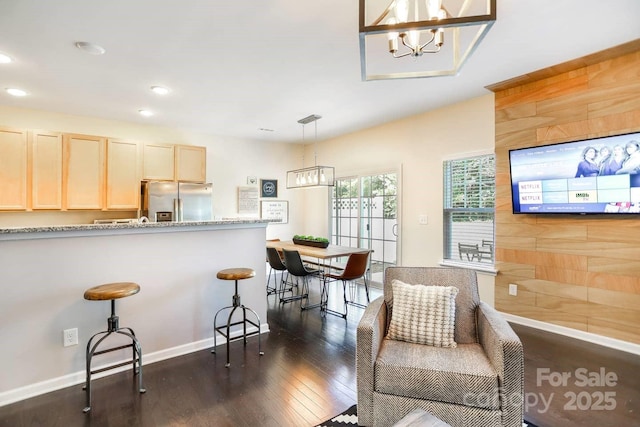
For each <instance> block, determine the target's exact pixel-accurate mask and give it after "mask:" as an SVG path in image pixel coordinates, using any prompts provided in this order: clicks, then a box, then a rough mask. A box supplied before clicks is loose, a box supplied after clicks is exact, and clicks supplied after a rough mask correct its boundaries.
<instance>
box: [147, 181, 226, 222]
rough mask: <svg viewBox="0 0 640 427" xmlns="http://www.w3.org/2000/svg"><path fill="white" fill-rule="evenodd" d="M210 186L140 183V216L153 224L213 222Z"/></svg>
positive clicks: (186, 183)
mask: <svg viewBox="0 0 640 427" xmlns="http://www.w3.org/2000/svg"><path fill="white" fill-rule="evenodd" d="M212 188H213V184H211V183H207V184H193V183H188V182H162V181H143V182H142V215H143V216H146V217H147V218H149V220H150V221H152V222H159V221H173V222H182V221H209V220H211V219H213V216H212V209H213V200H212Z"/></svg>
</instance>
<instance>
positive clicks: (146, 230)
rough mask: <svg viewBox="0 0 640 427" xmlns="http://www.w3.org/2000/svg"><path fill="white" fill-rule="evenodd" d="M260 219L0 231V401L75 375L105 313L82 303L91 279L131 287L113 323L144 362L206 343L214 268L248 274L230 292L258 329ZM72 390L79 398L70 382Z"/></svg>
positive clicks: (226, 301) (103, 306)
mask: <svg viewBox="0 0 640 427" xmlns="http://www.w3.org/2000/svg"><path fill="white" fill-rule="evenodd" d="M268 223H269V221H268V220H260V219H229V220H220V221H202V222H183V223H169V222H166V223H143V224H101V225H64V226H49V227H23V228H2V229H0V254H1V255H0V272H1V273H0V274H1V276H0V277H1V280H0V291H1V293H2V298H0V321H1V325H2V326H0V340H1V341H0V342H2V343H5V345H3V351H2V352H1V353H0V366H3V372H4V373H3V375H1V376H0V405H4V404H8V403H11V402H14V401H18V400H21V399H24V398H27V397H30V396H34V395H37V394H41V393H45V392H48V391H51V390H55V389H59V388H62V387H67V386H70V385H73V384H79V383H82V382H83V381H84V375H85V374H84V369H85V347H86V343H87V340H88V339H89V337H91V336H92V335H93V334H94V333H96V332H98V331H103V330H105V329H106V327H107V324H106V322H107V317H108V316H109V314H110V304H109V302H108V301H101V302H100V301H86V300H84V298H83V294H84V291H85V290H86V289H88V288H90V287H92V286H96V285H100V284H104V283H110V282H136V283H138V284H139V285H140V288H141V290H140V293H139V294H137V295H134V296H132V297H129V298H124V299H120V300H117V302H116V306H117V314H118V316H119V317H120V325H121V326H127V327H131V328H133V329H134V330H135V332H136V336H137V337H138V339H139V340H140V343H141V345H142V351H143V361H144V364H145V365H147V364H149V363H153V362H156V361H159V360H164V359H167V358H170V357H175V356H178V355H182V354H186V353H189V352H193V351H197V350H200V349H204V348H209V347H211V346H212V345H213V317H214V315H215V313H216V311H217V310H219V309H220V308H222V307H224V306H228V305H230V303H231V299H232V295H233V286H229V284H228V283H226V282H224V281H221V280H218V279H216V273H217V271H218V270H221V269H224V268H231V267H248V268H253V269H254V270H255V271H256V276H255V277H254V278H252V279H249V280H245V281H243V282H242V284H241V286H240V293H241V295H242V302H243V303H244V304H246V305H247V306H249V307H252V308H253V309H254V310H256V311H257V313H258V314H259V316H260V319H261V321H262V326H261V327H262V330H263V331H268V324H267V322H266V320H267V319H266V305H267V304H266V297H265V280H264V278H265V249H264V247H265V246H264V245H265V240H266V226H267V224H268ZM73 328H77V329H78V338H79V339H78V345H74V346H69V347H64V346H63V331H64V330H65V329H73ZM221 342H223V341H222V340H221V339H218V344H220V343H221ZM9 343H10V344H9ZM128 357H130V352H126V353H125V351H124V350H122V351H116V352H114V353H112V354H109V355H105V356H103V357H102V359H96V360H95V361H94V364H95V366H100V365H106V364H110V363H112V362H114V361H120V360H124V359H126V358H128ZM211 357H212V358H216V357H218V356H216V355H213V354H212V355H211ZM221 362H222V363H224V360H221ZM125 369H130V368H129V367H126V366H125V367H123V368H122V370H125ZM116 371H117V370H114V371H109V372H107V373H106V374H111V373H115V372H116ZM149 392H151V393H152V392H153V390H149ZM78 393H79V395H81V396H83V391H82V389H81V388H80V387H78ZM134 398H138V396H136V395H135V394H133V395H132V399H134ZM79 410H81V408H79Z"/></svg>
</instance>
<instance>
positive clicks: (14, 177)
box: [0, 128, 29, 210]
mask: <svg viewBox="0 0 640 427" xmlns="http://www.w3.org/2000/svg"><path fill="white" fill-rule="evenodd" d="M28 147H29V145H28V138H27V131H23V130H19V129H10V128H0V210H26V209H27V207H28V200H27V194H28V191H27V189H28V182H29V181H28V177H29V170H28V164H29V149H28Z"/></svg>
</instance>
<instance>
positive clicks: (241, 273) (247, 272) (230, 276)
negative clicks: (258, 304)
mask: <svg viewBox="0 0 640 427" xmlns="http://www.w3.org/2000/svg"><path fill="white" fill-rule="evenodd" d="M255 275H256V272H255V271H254V270H253V269H251V268H227V269H225V270H220V271H218V274H217V275H216V277H217V278H218V279H220V280H233V281H235V292H234V294H233V305H230V306H227V307H223V308H221V309H220V310H218V311H217V313H216V315H215V317H214V318H213V350H211V353H214V354H215V352H216V346H217V344H216V332H219V333H220V335H222V336H223V337H225V338H226V339H227V363H226V364H225V365H224V366H225V367H227V368H228V367H229V366H230V365H231V363H230V362H229V344H231V342H232V341H236V340H239V339H243V340H244V345H245V346H246V345H247V337H250V336H252V335H256V334H257V335H258V354H259V355H260V356H262V355H264V352H263V351H261V350H260V317H258V313H256V312H255V311H253V310H252V309H250V308H249V307H246V306H245V305H243V304H242V303H241V302H240V295H239V294H238V280H243V279H250V278H251V277H254V276H255ZM238 308H242V320H239V321H237V322H231V320H232V317H233V313H234V312H235V311H236V309H238ZM228 309H231V312H230V313H229V317H227V322H226V323H225V324H224V325H220V326H217V324H218V315H219V314H220V313H222V312H224V311H225V310H228ZM247 311H250V312H252V313H253V315H254V316H256V319H257V321H258V323H255V322H253V321H252V320H250V319H247ZM247 323H249V324H250V325H253V326H255V327H257V328H258V330H257V331H253V332H249V333H247ZM235 325H242V335H241V336H238V337H235V338H230V337H229V335H230V329H231V327H232V326H235ZM223 329H224V330H223ZM225 330H226V332H225Z"/></svg>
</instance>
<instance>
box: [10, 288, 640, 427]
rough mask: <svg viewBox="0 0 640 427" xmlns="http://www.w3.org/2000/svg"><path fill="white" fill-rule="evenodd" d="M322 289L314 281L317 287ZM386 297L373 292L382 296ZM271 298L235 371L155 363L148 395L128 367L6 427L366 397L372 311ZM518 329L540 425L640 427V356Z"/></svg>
mask: <svg viewBox="0 0 640 427" xmlns="http://www.w3.org/2000/svg"><path fill="white" fill-rule="evenodd" d="M336 285H339V284H336ZM317 288H318V287H317V285H315V284H313V286H312V291H313V290H315V291H317ZM336 290H337V288H336ZM380 294H381V291H379V290H374V291H373V297H376V296H379V295H380ZM332 296H334V297H341V293H340V294H339V293H338V292H335V291H334V292H333V293H332ZM313 298H315V299H317V298H318V297H317V295H314V297H313ZM268 301H269V304H268V322H269V326H270V328H271V331H270V332H269V333H268V334H264V335H263V336H262V340H263V341H262V349H263V351H264V352H265V355H264V356H262V357H260V356H258V354H257V353H258V346H257V338H256V337H252V338H250V340H249V344H248V345H247V347H246V350H245V348H244V347H243V345H242V343H241V342H234V343H232V344H231V367H230V368H225V366H224V365H225V353H224V351H225V347H224V346H220V347H219V353H218V354H217V355H213V354H211V353H210V351H209V350H202V351H198V352H195V353H192V354H188V355H185V356H181V357H177V358H174V359H170V360H166V361H163V362H157V363H153V364H150V365H146V366H145V367H144V383H145V386H146V388H147V393H146V394H144V395H140V394H138V392H137V389H136V383H135V381H134V380H133V376H132V374H131V372H130V371H129V372H126V373H119V374H116V375H111V376H109V377H106V378H102V379H99V380H96V381H95V382H94V383H93V384H94V385H93V405H92V410H91V412H90V413H89V414H84V413H83V412H82V408H83V407H84V399H85V395H84V392H83V390H82V388H81V386H74V387H68V388H65V389H62V390H58V391H55V392H52V393H48V394H45V395H42V396H37V397H34V398H31V399H27V400H24V401H21V402H17V403H14V404H11V405H6V406H4V407H0V426H6V427H19V426H60V427H63V426H64V427H69V426H91V425H93V426H118V427H119V426H313V425H315V424H317V423H319V422H322V421H324V420H325V419H327V418H330V417H331V416H333V415H335V414H337V413H339V412H341V411H343V410H345V409H347V408H348V407H349V406H351V405H353V404H354V403H356V376H355V375H356V374H355V366H354V364H355V362H354V354H355V342H356V335H355V331H356V326H357V323H358V320H359V319H360V316H361V315H362V312H363V310H362V309H359V308H356V307H350V308H349V310H350V313H349V317H348V319H347V320H344V319H341V318H339V317H335V316H331V315H328V316H326V317H322V316H320V313H319V311H318V310H317V309H314V310H310V311H305V312H301V311H300V309H299V302H294V303H290V304H285V305H281V304H279V303H278V302H277V301H276V298H275V297H274V296H269V297H268ZM336 308H337V307H336ZM514 329H515V330H516V332H517V333H518V334H519V335H520V337H521V338H522V340H523V342H524V345H525V354H526V386H525V391H526V393H527V397H528V399H529V400H530V402H529V408H528V411H527V415H526V416H527V418H528V419H529V420H530V421H532V422H535V423H536V424H537V425H538V426H540V427H557V426H559V427H561V426H616V427H620V426H634V425H635V426H638V425H640V421H639V420H640V403H639V402H640V382H639V381H640V380H639V379H638V378H639V376H638V372H639V371H640V360H639V359H640V358H639V357H638V356H636V355H630V354H627V353H623V352H617V351H613V350H610V349H607V348H603V347H600V346H597V345H591V344H585V343H583V342H580V341H577V340H572V339H568V338H566V337H560V336H557V335H554V334H550V333H546V332H541V331H538V330H533V329H531V328H527V327H523V326H518V325H514ZM142 345H143V348H144V343H142ZM600 367H604V368H605V370H606V371H607V372H609V371H611V372H615V373H616V375H617V376H618V381H617V384H616V385H615V386H613V387H608V386H607V387H596V386H593V387H577V386H572V384H573V383H574V381H575V378H573V377H572V378H571V380H570V381H569V384H568V387H567V388H562V387H561V388H558V387H551V386H549V385H548V384H547V383H548V382H547V381H545V382H543V384H542V385H541V386H537V385H536V373H537V372H538V371H537V369H538V368H548V369H549V372H550V373H553V372H560V373H561V372H571V373H572V375H573V373H574V372H575V370H576V369H578V368H586V369H587V370H589V371H598V370H599V369H600ZM5 368H7V367H5ZM8 368H9V369H10V367H8ZM571 391H573V392H575V393H576V394H577V395H578V394H579V393H580V392H587V393H588V395H589V398H590V399H591V404H593V403H594V400H596V399H597V398H598V397H597V393H596V392H605V391H610V392H611V391H612V392H614V393H615V395H614V400H615V408H614V409H613V410H586V409H584V408H585V404H586V399H587V397H585V396H586V395H585V394H584V393H583V395H582V397H579V396H578V402H577V405H578V406H580V407H581V408H583V409H576V410H570V409H566V408H565V406H566V405H567V403H568V401H569V400H568V398H567V397H565V396H564V393H565V392H571ZM551 393H553V397H552V398H551V404H550V406H549V407H548V408H546V409H544V408H545V407H544V406H542V403H540V402H539V403H538V404H537V406H534V405H533V404H532V403H533V398H532V397H530V396H533V394H537V395H538V397H540V395H542V396H543V397H544V398H545V401H547V400H549V396H551ZM610 397H611V396H610ZM579 399H582V400H579ZM609 400H610V399H609ZM609 403H610V402H609ZM543 409H544V410H543Z"/></svg>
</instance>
